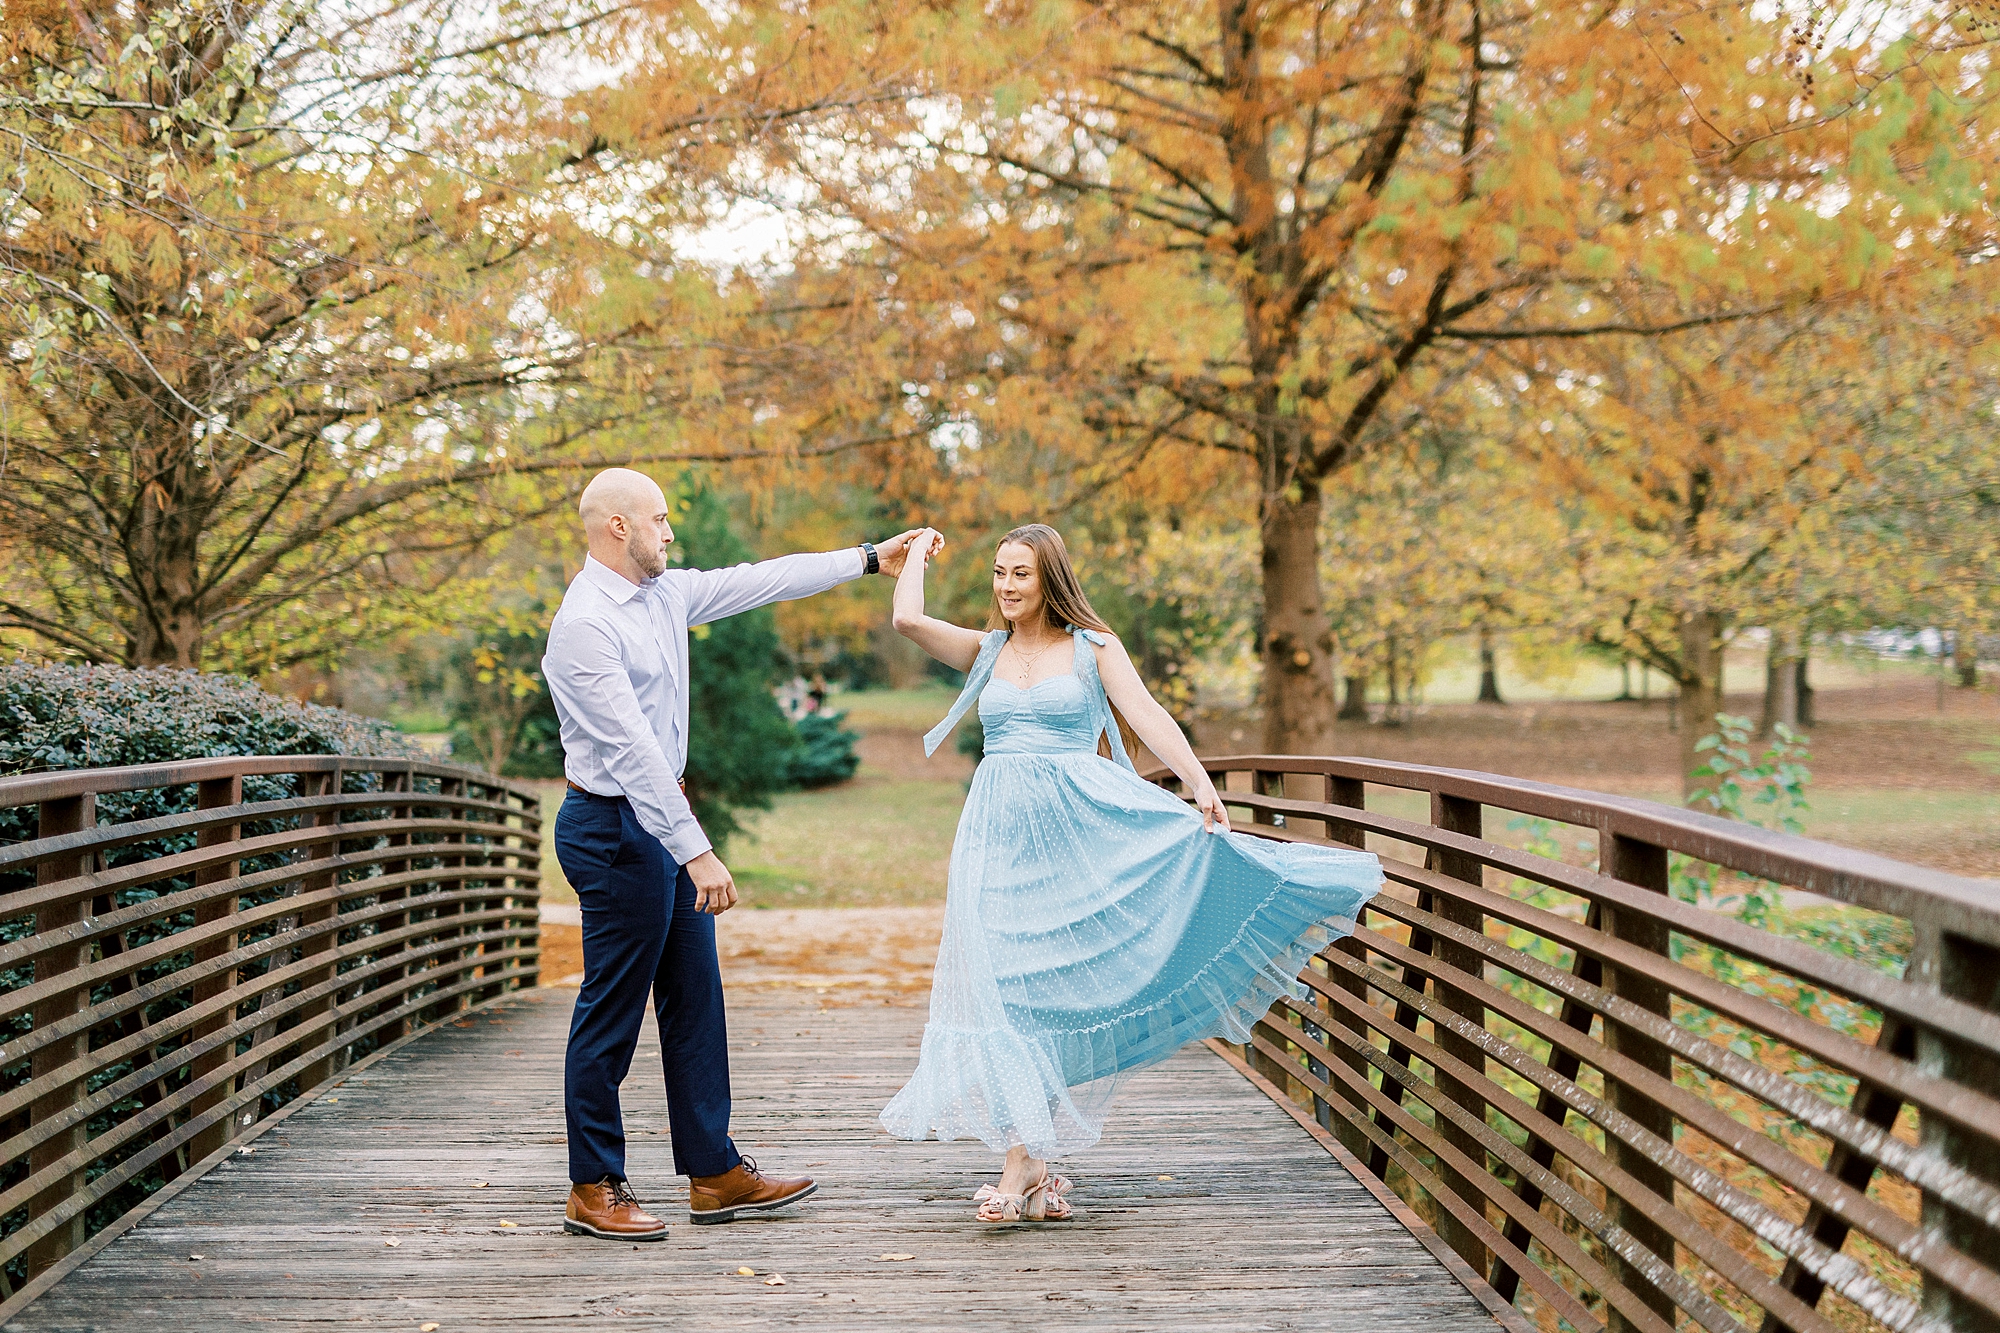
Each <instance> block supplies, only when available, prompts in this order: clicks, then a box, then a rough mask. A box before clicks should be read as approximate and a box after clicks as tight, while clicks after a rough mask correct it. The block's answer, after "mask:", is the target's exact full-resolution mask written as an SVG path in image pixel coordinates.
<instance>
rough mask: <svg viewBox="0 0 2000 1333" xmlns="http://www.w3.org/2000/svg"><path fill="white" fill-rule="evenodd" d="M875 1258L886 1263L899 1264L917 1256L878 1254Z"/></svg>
mask: <svg viewBox="0 0 2000 1333" xmlns="http://www.w3.org/2000/svg"><path fill="white" fill-rule="evenodd" d="M875 1257H876V1258H878V1259H881V1260H884V1261H886V1262H888V1263H892V1264H899V1263H901V1262H903V1260H905V1259H914V1258H916V1257H917V1256H916V1255H914V1254H878V1255H876V1256H875Z"/></svg>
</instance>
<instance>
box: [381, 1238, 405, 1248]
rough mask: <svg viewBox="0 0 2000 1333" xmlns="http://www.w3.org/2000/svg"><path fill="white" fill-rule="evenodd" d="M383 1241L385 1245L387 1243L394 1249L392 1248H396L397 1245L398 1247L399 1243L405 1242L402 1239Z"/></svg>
mask: <svg viewBox="0 0 2000 1333" xmlns="http://www.w3.org/2000/svg"><path fill="white" fill-rule="evenodd" d="M382 1243H383V1244H384V1245H387V1246H388V1247H389V1248H390V1249H392V1250H393V1249H395V1248H396V1247H397V1246H398V1245H401V1244H402V1243H403V1242H402V1241H400V1240H385V1241H383V1242H382Z"/></svg>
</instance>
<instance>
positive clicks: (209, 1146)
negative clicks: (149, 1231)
mask: <svg viewBox="0 0 2000 1333" xmlns="http://www.w3.org/2000/svg"><path fill="white" fill-rule="evenodd" d="M241 804H243V779H242V777H241V776H240V775H238V776H234V777H227V778H216V779H214V780H212V781H209V782H204V783H201V784H200V785H199V786H198V787H196V789H195V805H196V806H197V807H198V808H199V809H202V810H221V809H225V808H227V807H229V806H232V805H241ZM242 836H243V826H242V825H241V824H220V825H217V826H216V827H214V828H206V829H203V830H202V831H201V832H200V833H198V834H197V835H195V844H196V845H197V846H199V847H220V846H224V845H226V844H228V843H232V842H235V841H236V840H237V839H238V838H240V837H242ZM238 866H239V863H238V862H236V861H221V862H218V863H216V864H215V865H212V866H206V867H204V868H203V869H200V870H197V871H195V873H194V882H195V883H196V884H227V883H228V882H229V881H231V880H233V879H235V878H236V874H237V869H238ZM235 915H236V894H234V893H233V892H226V891H225V892H218V893H217V894H215V896H213V897H211V898H204V899H203V900H202V901H201V902H200V903H198V904H196V906H195V909H194V923H195V927H196V929H200V928H201V927H202V926H206V925H212V924H213V923H215V922H217V921H221V920H224V919H225V918H228V917H232V916H235ZM235 947H236V935H235V933H234V932H228V933H224V934H219V935H217V936H216V937H215V938H214V939H211V940H208V941H205V942H203V943H201V944H197V945H195V949H194V961H195V965H196V966H197V967H199V966H200V965H201V964H203V963H206V962H210V961H212V960H214V959H217V958H220V957H222V956H223V955H224V954H226V953H228V952H230V951H231V950H232V949H234V948H235ZM235 984H236V969H235V968H233V967H232V968H224V969H223V970H221V971H219V972H216V973H213V974H211V975H209V976H206V977H203V978H202V979H201V980H199V981H197V982H195V983H194V1002H195V1003H196V1004H201V1003H203V1002H204V1001H207V1000H212V999H214V998H215V997H216V996H218V995H225V994H227V993H228V992H229V991H230V990H231V989H233V988H234V986H235ZM235 1021H236V1010H235V1007H234V1006H230V1007H228V1008H225V1009H224V1010H222V1012H220V1013H218V1014H215V1015H214V1016H213V1017H210V1018H204V1019H203V1020H201V1022H200V1023H199V1024H198V1025H196V1027H195V1029H194V1031H193V1032H192V1033H190V1034H189V1039H190V1040H192V1041H200V1040H201V1039H202V1038H204V1037H207V1036H211V1035H213V1034H214V1033H217V1032H220V1031H221V1030H222V1029H224V1028H226V1027H228V1026H229V1025H230V1024H231V1023H233V1022H235ZM235 1054H236V1043H235V1042H233V1041H231V1042H225V1043H223V1044H222V1045H221V1046H218V1047H217V1048H216V1049H214V1050H212V1051H210V1052H208V1053H207V1054H206V1055H202V1056H199V1057H197V1058H196V1059H195V1062H194V1067H193V1068H192V1069H190V1070H189V1071H188V1074H189V1077H190V1078H191V1079H192V1080H193V1081H194V1082H196V1083H199V1082H201V1080H202V1079H204V1078H206V1077H209V1076H210V1075H212V1074H214V1073H215V1071H217V1070H218V1069H221V1068H222V1067H223V1066H224V1065H226V1064H228V1063H229V1061H230V1058H231V1057H232V1056H234V1055H235ZM235 1084H236V1079H235V1076H234V1075H231V1076H230V1077H227V1078H224V1079H222V1080H221V1081H219V1082H218V1083H217V1084H216V1086H214V1087H213V1088H209V1089H206V1090H204V1091H203V1092H201V1093H199V1094H197V1095H196V1097H195V1099H194V1101H193V1102H192V1103H190V1104H189V1106H188V1114H189V1115H190V1116H200V1115H202V1114H204V1113H205V1112H208V1111H212V1110H214V1109H215V1108H216V1107H218V1106H220V1105H222V1104H223V1103H224V1102H226V1101H228V1100H229V1096H230V1094H231V1093H232V1092H234V1091H235V1090H236V1089H235ZM234 1137H236V1118H235V1116H233V1115H232V1116H230V1117H229V1118H227V1119H225V1120H221V1121H219V1122H217V1123H216V1124H213V1125H210V1126H209V1127H208V1128H207V1129H204V1130H202V1131H201V1132H200V1133H198V1134H196V1135H195V1136H194V1138H193V1140H192V1141H191V1142H189V1144H188V1149H187V1152H188V1164H189V1165H190V1166H192V1165H193V1164H194V1163H196V1162H199V1161H200V1160H201V1159H202V1158H204V1157H206V1156H208V1155H209V1154H210V1153H212V1152H214V1151H215V1150H216V1149H217V1148H220V1147H221V1146H222V1145H223V1144H225V1143H227V1142H229V1140H231V1139H232V1138H234Z"/></svg>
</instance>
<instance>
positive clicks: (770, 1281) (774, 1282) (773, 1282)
mask: <svg viewBox="0 0 2000 1333" xmlns="http://www.w3.org/2000/svg"><path fill="white" fill-rule="evenodd" d="M764 1285H765V1286H767V1287H782V1286H784V1285H785V1279H783V1278H781V1277H767V1278H765V1279H764Z"/></svg>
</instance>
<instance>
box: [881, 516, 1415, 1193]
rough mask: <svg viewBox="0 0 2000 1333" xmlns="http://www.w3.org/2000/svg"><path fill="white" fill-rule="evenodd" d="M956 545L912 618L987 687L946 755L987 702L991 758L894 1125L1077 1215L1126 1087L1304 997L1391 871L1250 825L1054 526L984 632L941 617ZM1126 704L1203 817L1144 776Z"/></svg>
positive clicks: (916, 570)
mask: <svg viewBox="0 0 2000 1333" xmlns="http://www.w3.org/2000/svg"><path fill="white" fill-rule="evenodd" d="M943 544H944V539H943V538H942V537H941V536H938V535H937V534H936V533H935V532H927V533H924V534H919V535H918V536H917V537H916V539H914V540H913V541H912V542H911V544H910V558H909V560H908V562H907V563H906V564H905V565H904V567H903V572H902V575H901V577H900V578H899V579H898V580H897V583H896V599H895V624H896V628H897V630H898V631H900V632H901V633H902V634H904V635H906V636H907V637H909V638H910V639H912V640H914V641H915V642H916V643H917V644H918V645H920V646H921V647H922V648H923V649H924V650H925V651H926V652H928V653H930V655H931V656H933V657H935V658H937V659H938V660H939V661H941V662H944V663H946V664H947V665H949V666H952V667H956V668H958V669H959V670H962V671H965V672H966V673H967V678H966V682H965V690H964V693H962V694H961V695H959V698H958V702H957V703H956V704H954V705H953V707H952V709H951V712H950V713H949V714H948V715H947V716H946V717H945V719H944V720H943V721H942V722H940V723H939V724H938V725H937V726H936V727H935V728H933V729H932V730H931V732H930V734H929V735H927V736H925V737H924V747H925V752H926V753H930V752H932V751H934V750H936V749H937V746H938V743H939V742H940V741H942V740H943V739H944V738H945V736H946V735H947V734H948V733H949V732H950V731H951V729H952V727H953V726H955V725H956V724H957V722H958V720H959V718H960V717H962V716H963V715H964V713H965V712H966V710H967V709H968V708H969V707H971V706H972V704H973V703H975V702H977V704H978V706H979V718H980V721H981V722H982V723H983V724H984V726H985V730H986V757H985V759H984V760H983V761H982V762H981V763H980V765H979V768H978V770H977V772H975V773H974V774H973V778H972V789H971V791H970V792H969V793H968V794H967V796H966V801H965V810H964V813H963V814H962V815H961V816H960V818H959V823H958V836H957V838H956V840H955V841H954V842H953V844H952V851H951V878H950V885H949V889H948V892H947V895H946V899H945V922H944V939H943V941H942V943H941V944H940V945H939V948H938V960H937V970H936V973H935V975H934V978H933V980H932V983H931V1010H930V1021H929V1022H928V1023H927V1024H926V1025H925V1027H924V1037H923V1047H922V1052H921V1054H920V1056H919V1057H918V1062H917V1069H916V1072H915V1074H913V1075H912V1076H911V1078H910V1081H909V1083H908V1084H907V1085H906V1086H905V1087H904V1088H903V1090H902V1091H901V1092H899V1093H897V1094H896V1096H895V1098H894V1099H893V1100H892V1101H891V1102H890V1103H889V1105H888V1106H887V1107H886V1108H884V1110H883V1112H882V1123H883V1125H884V1126H885V1127H886V1128H887V1129H888V1130H889V1132H890V1133H892V1134H894V1135H896V1136H897V1137H899V1138H905V1139H923V1138H926V1137H928V1136H930V1135H932V1134H935V1135H936V1136H937V1137H938V1138H940V1139H957V1138H976V1139H979V1140H981V1141H983V1142H984V1143H985V1144H986V1145H987V1146H988V1147H990V1148H992V1149H993V1150H994V1151H995V1152H1001V1153H1005V1154H1006V1161H1005V1163H1004V1165H1003V1168H1002V1171H1001V1175H1000V1179H999V1181H998V1183H997V1184H995V1185H989V1186H987V1187H985V1188H984V1189H982V1190H981V1191H980V1193H979V1195H978V1199H979V1203H980V1210H979V1217H980V1219H981V1220H982V1221H987V1222H1014V1221H1019V1220H1022V1219H1024V1218H1025V1219H1029V1220H1036V1221H1041V1220H1049V1221H1060V1220H1063V1219H1065V1218H1067V1217H1069V1216H1070V1215H1071V1208H1070V1204H1069V1202H1068V1201H1067V1200H1066V1199H1065V1198H1064V1197H1063V1195H1064V1194H1065V1193H1066V1192H1067V1190H1068V1188H1069V1182H1068V1181H1066V1180H1064V1179H1063V1178H1062V1177H1061V1176H1057V1175H1054V1174H1052V1173H1051V1172H1050V1171H1049V1170H1048V1167H1047V1165H1046V1162H1047V1160H1048V1159H1050V1158H1054V1157H1060V1156H1064V1155H1066V1154H1069V1153H1074V1152H1076V1151H1078V1150H1079V1149H1082V1148H1087V1147H1089V1146H1090V1145H1091V1144H1093V1143H1095V1142H1096V1141H1097V1139H1098V1137H1099V1136H1100V1134H1102V1132H1103V1127H1104V1118H1105V1114H1106V1112H1107V1111H1108V1109H1109V1106H1110V1102H1111V1098H1112V1094H1113V1093H1114V1091H1115V1090H1116V1088H1117V1085H1118V1081H1119V1077H1120V1076H1121V1075H1123V1074H1125V1073H1127V1072H1129V1071H1131V1070H1134V1069H1138V1068H1140V1067H1142V1066H1145V1065H1149V1064H1153V1063H1155V1062H1157V1061H1160V1060H1163V1059H1165V1058H1166V1057H1167V1056H1169V1055H1171V1054H1173V1053H1174V1051H1176V1050H1178V1049H1179V1048H1180V1047H1181V1046H1183V1045H1185V1044H1187V1043H1188V1042H1191V1041H1198V1040H1200V1039H1201V1038H1204V1037H1213V1036H1222V1037H1227V1038H1228V1039H1230V1040H1232V1041H1243V1040H1244V1039H1245V1038H1246V1035H1247V1034H1248V1032H1249V1030H1250V1027H1251V1025H1252V1024H1253V1023H1255V1022H1256V1021H1257V1019H1258V1018H1260V1017H1261V1016H1262V1015H1263V1013H1264V1010H1265V1009H1266V1008H1268V1007H1269V1006H1270V1004H1271V1001H1272V1000H1273V999H1275V998H1276V997H1277V996H1278V995H1280V994H1285V993H1294V992H1296V990H1297V989H1298V983H1297V981H1296V978H1297V976H1298V972H1299V969H1300V968H1301V967H1302V966H1304V963H1305V960H1306V958H1308V957H1309V956H1310V955H1311V954H1312V953H1313V952H1314V951H1315V950H1316V949H1318V948H1321V947H1323V946H1324V945H1325V944H1326V943H1327V942H1328V941H1329V940H1331V939H1334V938H1337V937H1338V936H1341V935H1345V934H1348V933H1349V932H1351V931H1352V930H1353V929H1354V918H1355V913H1356V912H1357V911H1359V909H1360V907H1361V905H1362V904H1363V903H1364V902H1366V901H1367V900H1368V899H1369V898H1370V897H1372V896H1373V895H1374V893H1375V891H1376V890H1377V889H1378V888H1380V887H1381V884H1382V868H1381V864H1380V862H1378V861H1377V860H1376V859H1375V857H1374V856H1372V855H1370V854H1369V853H1367V852H1361V851H1341V850H1336V849H1332V848H1325V847H1315V846H1311V845H1308V844H1302V843H1284V842H1275V841H1272V840H1270V839H1264V838H1253V837H1250V836H1249V835H1247V834H1241V833H1232V832H1230V831H1229V818H1228V815H1227V814H1226V813H1225V812H1224V810H1223V806H1222V801H1221V799H1220V798H1219V797H1218V796H1217V795H1216V792H1215V787H1214V784H1212V783H1211V782H1210V781H1209V779H1208V775H1207V774H1206V773H1204V772H1203V771H1202V769H1201V766H1200V764H1199V763H1198V762H1197V761H1196V759H1195V756H1194V751H1193V750H1192V749H1191V748H1190V747H1189V745H1188V743H1187V740H1186V738H1185V737H1183V736H1182V735H1181V731H1180V728H1179V727H1178V726H1176V725H1175V723H1174V721H1173V719H1172V718H1171V717H1169V716H1168V715H1167V711H1166V710H1165V709H1164V708H1162V707H1160V705H1159V704H1158V703H1157V702H1155V701H1154V699H1153V697H1152V696H1151V695H1150V694H1148V693H1147V692H1146V687H1145V685H1144V683H1142V682H1141V681H1140V679H1139V673H1138V672H1137V671H1136V670H1134V669H1133V666H1132V660H1131V658H1129V657H1128V656H1126V653H1125V648H1124V646H1123V645H1122V644H1120V643H1119V642H1118V639H1117V637H1116V636H1114V635H1113V634H1112V633H1111V632H1110V630H1109V629H1108V628H1107V627H1106V625H1105V623H1104V621H1103V619H1102V618H1101V617H1099V616H1098V614H1097V613H1096V612H1095V611H1094V610H1092V609H1091V606H1090V602H1089V601H1088V599H1086V598H1085V597H1084V595H1083V589H1082V585H1081V584H1080V583H1079V582H1078V581H1077V577H1076V573H1075V570H1074V569H1073V567H1072V566H1071V564H1070V561H1069V554H1068V552H1067V551H1066V550H1065V549H1064V547H1063V542H1062V538H1061V537H1060V536H1059V535H1058V534H1057V533H1056V531H1055V529H1053V528H1050V527H1047V526H1045V525H1043V524H1039V523H1036V524H1030V525H1028V526H1026V527H1021V528H1016V529H1015V530H1014V531H1012V532H1010V533H1008V534H1007V535H1006V537H1005V538H1003V539H1002V540H1001V543H1000V548H999V551H998V553H997V554H996V556H995V558H994V563H993V601H994V617H993V619H994V625H995V628H993V629H992V630H990V631H988V632H987V633H984V634H982V633H980V632H978V631H976V630H970V629H965V628H962V627H960V626H957V625H952V624H948V623H946V622H945V621H942V620H938V619H935V618H934V617H931V616H927V615H925V614H924V571H925V568H926V567H927V565H928V564H929V562H930V559H931V557H933V556H934V555H935V554H936V552H937V551H938V549H939V548H941V547H942V546H943ZM1003 626H1004V628H1003ZM1114 707H1115V708H1116V709H1117V713H1118V714H1120V715H1122V716H1123V717H1124V718H1125V720H1126V721H1127V723H1128V725H1130V727H1131V728H1132V730H1133V732H1134V733H1135V734H1136V735H1137V736H1138V738H1139V739H1140V740H1142V741H1144V742H1145V743H1146V745H1147V747H1148V748H1149V749H1151V750H1152V752H1153V753H1154V754H1156V755H1158V756H1159V757H1160V759H1161V760H1162V761H1164V762H1165V763H1166V764H1167V765H1168V766H1169V767H1170V768H1172V769H1173V771H1174V773H1175V774H1176V775H1178V776H1179V778H1180V779H1181V781H1182V782H1183V783H1185V784H1186V786H1187V789H1188V790H1189V791H1192V792H1193V793H1194V797H1195V799H1194V807H1193V808H1190V807H1189V806H1188V805H1187V804H1186V803H1184V802H1183V801H1181V800H1180V799H1179V798H1177V797H1175V796H1173V795H1172V794H1170V793H1168V792H1167V791H1165V790H1163V789H1161V788H1160V787H1157V786H1155V785H1153V784H1152V783H1150V782H1147V781H1145V780H1144V779H1142V778H1141V777H1139V776H1138V774H1137V773H1136V772H1134V771H1133V768H1132V763H1131V761H1130V760H1129V759H1127V758H1126V756H1125V749H1124V746H1123V744H1122V742H1121V738H1120V736H1119V728H1118V725H1117V716H1116V715H1114V713H1113V712H1112V709H1113V708H1114ZM1100 738H1102V739H1103V740H1104V742H1105V745H1106V748H1107V749H1108V751H1109V754H1110V757H1109V758H1104V757H1100V755H1099V741H1100Z"/></svg>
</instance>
